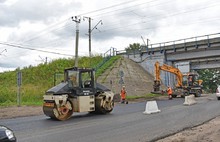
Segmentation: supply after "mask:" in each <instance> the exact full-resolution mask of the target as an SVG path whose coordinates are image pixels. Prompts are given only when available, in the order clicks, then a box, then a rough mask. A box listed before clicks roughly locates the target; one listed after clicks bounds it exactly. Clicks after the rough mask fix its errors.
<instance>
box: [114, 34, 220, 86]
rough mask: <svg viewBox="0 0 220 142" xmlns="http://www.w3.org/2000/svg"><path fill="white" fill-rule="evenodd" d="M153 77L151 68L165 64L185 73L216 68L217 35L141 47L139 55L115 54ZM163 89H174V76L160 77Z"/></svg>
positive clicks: (218, 56) (218, 64) (219, 53)
mask: <svg viewBox="0 0 220 142" xmlns="http://www.w3.org/2000/svg"><path fill="white" fill-rule="evenodd" d="M117 54H122V55H124V56H126V57H128V58H130V59H132V60H133V61H135V62H136V63H138V64H140V65H141V66H142V67H143V68H144V69H145V70H147V71H148V72H149V73H151V74H152V75H153V76H154V64H155V62H156V61H159V62H160V64H161V65H162V64H164V63H165V64H168V65H171V66H174V67H177V68H179V69H180V70H181V72H183V73H186V72H189V71H195V70H199V69H207V68H209V69H210V68H220V33H216V34H210V35H203V36H197V37H190V38H186V39H180V40H175V41H169V42H163V43H156V44H150V45H148V46H142V48H141V50H139V51H132V52H129V53H128V52H125V51H118V52H117ZM161 78H162V82H163V83H164V84H165V85H171V86H173V85H174V76H173V75H172V74H170V73H167V72H163V73H162V74H161Z"/></svg>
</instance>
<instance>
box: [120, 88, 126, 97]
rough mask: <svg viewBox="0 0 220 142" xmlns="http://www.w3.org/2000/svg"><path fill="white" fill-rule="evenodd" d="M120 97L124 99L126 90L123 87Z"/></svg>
mask: <svg viewBox="0 0 220 142" xmlns="http://www.w3.org/2000/svg"><path fill="white" fill-rule="evenodd" d="M120 95H121V99H125V98H126V91H125V90H124V89H122V90H121V94H120Z"/></svg>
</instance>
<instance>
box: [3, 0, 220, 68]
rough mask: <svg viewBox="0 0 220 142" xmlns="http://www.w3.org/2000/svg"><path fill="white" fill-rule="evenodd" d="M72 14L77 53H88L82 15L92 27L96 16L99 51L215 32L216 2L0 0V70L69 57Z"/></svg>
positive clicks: (219, 5)
mask: <svg viewBox="0 0 220 142" xmlns="http://www.w3.org/2000/svg"><path fill="white" fill-rule="evenodd" d="M72 16H80V17H81V23H80V24H79V29H80V40H79V55H81V56H88V54H89V53H88V19H86V18H83V17H91V18H92V28H94V27H95V26H96V25H97V24H98V23H99V21H100V20H101V21H102V24H101V23H99V24H98V25H97V26H96V28H94V29H93V31H92V53H93V54H101V53H104V52H106V51H107V50H108V49H109V48H110V47H114V48H117V50H123V49H124V48H125V47H127V46H128V45H129V44H132V43H140V44H144V43H143V40H142V39H141V36H142V37H144V39H145V42H146V39H149V40H150V44H153V43H158V42H165V41H171V40H177V39H182V38H188V37H194V36H199V35H206V34H213V33H218V32H219V29H220V1H219V0H132V1H131V0H120V1H118V0H0V72H2V71H5V70H9V69H15V68H17V67H21V68H22V67H24V66H29V65H37V64H39V63H43V62H44V61H45V58H46V57H47V58H48V61H51V60H54V59H57V58H66V57H67V58H68V57H71V55H72V56H74V54H75V51H74V49H75V30H76V23H75V22H74V21H72V19H71V17H72ZM9 45H10V46H9ZM19 47H20V48H19ZM24 48H28V49H24ZM31 49H33V50H31ZM42 51H46V52H42ZM47 51H49V52H52V53H48V52H47ZM53 53H59V54H62V55H58V54H53Z"/></svg>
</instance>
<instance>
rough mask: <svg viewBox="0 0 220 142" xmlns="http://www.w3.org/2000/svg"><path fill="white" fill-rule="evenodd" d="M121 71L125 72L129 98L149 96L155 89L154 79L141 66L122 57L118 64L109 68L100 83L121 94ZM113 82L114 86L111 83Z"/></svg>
mask: <svg viewBox="0 0 220 142" xmlns="http://www.w3.org/2000/svg"><path fill="white" fill-rule="evenodd" d="M120 71H123V73H124V77H123V81H124V84H122V85H124V86H125V87H126V90H127V95H128V96H142V95H146V94H149V93H150V92H151V91H152V89H153V83H154V78H153V76H152V75H150V74H149V73H148V72H147V71H145V70H144V69H143V68H142V67H141V66H140V65H138V64H137V63H135V62H133V61H132V60H130V59H128V58H126V57H121V58H120V59H119V60H117V62H116V63H115V64H114V66H112V67H111V68H109V69H108V70H107V71H106V72H105V73H104V74H102V75H101V76H100V77H99V78H98V82H100V83H101V84H104V85H105V86H107V87H108V88H111V89H112V91H113V92H114V93H115V94H119V93H120V90H121V84H119V80H120V75H119V74H120V73H119V72H120ZM111 81H112V85H111V84H110V82H111Z"/></svg>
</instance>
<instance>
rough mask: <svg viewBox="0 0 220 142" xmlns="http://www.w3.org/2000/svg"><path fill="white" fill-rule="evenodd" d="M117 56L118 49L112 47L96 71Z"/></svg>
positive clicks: (104, 55)
mask: <svg viewBox="0 0 220 142" xmlns="http://www.w3.org/2000/svg"><path fill="white" fill-rule="evenodd" d="M116 55H117V49H116V48H113V47H111V48H110V49H109V50H108V51H106V52H105V53H104V54H103V60H102V62H101V63H99V64H98V65H97V66H96V67H95V70H98V69H99V68H100V67H101V66H102V65H104V64H105V63H106V62H107V61H108V60H109V59H110V58H111V57H113V56H116Z"/></svg>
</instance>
